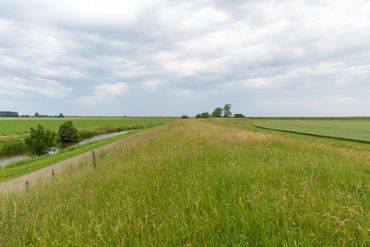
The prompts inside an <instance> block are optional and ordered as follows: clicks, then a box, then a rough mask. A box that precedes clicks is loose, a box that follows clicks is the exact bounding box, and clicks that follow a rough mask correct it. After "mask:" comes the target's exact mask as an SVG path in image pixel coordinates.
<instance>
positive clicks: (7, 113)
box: [0, 111, 64, 118]
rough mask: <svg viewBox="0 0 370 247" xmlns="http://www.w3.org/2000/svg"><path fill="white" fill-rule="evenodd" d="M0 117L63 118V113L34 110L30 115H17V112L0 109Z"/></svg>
mask: <svg viewBox="0 0 370 247" xmlns="http://www.w3.org/2000/svg"><path fill="white" fill-rule="evenodd" d="M0 117H36V118H64V115H63V113H59V115H54V116H52V115H41V114H39V113H38V112H36V113H35V114H34V115H33V116H30V115H28V114H27V115H19V113H18V112H12V111H0Z"/></svg>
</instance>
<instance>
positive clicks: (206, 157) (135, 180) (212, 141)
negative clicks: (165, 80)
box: [0, 120, 370, 246]
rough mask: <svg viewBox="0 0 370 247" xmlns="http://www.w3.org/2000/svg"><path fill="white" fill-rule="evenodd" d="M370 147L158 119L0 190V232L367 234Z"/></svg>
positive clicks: (183, 239)
mask: <svg viewBox="0 0 370 247" xmlns="http://www.w3.org/2000/svg"><path fill="white" fill-rule="evenodd" d="M369 158H370V155H369V153H368V151H361V150H354V149H352V148H342V147H341V148H339V147H336V146H334V145H331V144H328V143H321V142H315V141H314V140H312V141H311V140H308V139H302V140H301V139H299V138H290V137H284V136H282V135H273V134H261V133H257V132H253V131H246V130H241V129H237V128H229V127H226V126H222V125H220V124H217V122H212V121H195V120H183V121H177V122H174V123H171V124H169V125H166V126H162V127H158V128H155V129H152V130H150V131H148V132H146V133H145V134H144V135H141V136H138V137H136V138H135V139H131V140H130V141H128V142H125V143H122V144H120V145H119V146H117V147H116V148H115V149H114V150H112V152H110V153H106V154H101V155H100V159H99V160H98V164H99V167H98V172H97V173H95V172H94V171H93V169H92V168H91V166H90V165H86V166H83V164H82V165H81V167H80V168H79V169H76V170H73V171H68V172H67V173H66V174H65V175H64V176H60V177H56V178H55V181H53V182H52V183H45V184H44V185H40V186H38V187H35V188H32V187H31V189H30V190H29V191H28V192H27V193H26V194H19V195H13V196H10V197H9V198H4V199H1V201H0V215H1V218H0V243H3V244H4V245H5V246H19V245H25V244H28V245H32V244H33V245H42V246H55V245H58V244H61V245H72V244H73V245H76V246H81V245H95V246H117V245H130V246H147V245H152V246H181V245H183V246H185V245H189V246H190V244H191V245H193V246H199V245H208V246H216V245H217V246H220V245H221V246H222V245H229V246H248V245H249V246H256V245H262V246H284V245H285V246H297V245H299V246H322V245H333V246H356V245H357V246H361V245H362V246H366V245H367V244H369V239H368V234H369V233H368V229H369V227H370V225H369V221H368V217H369V215H368V212H369V210H370V197H369V187H368V186H369V181H370V166H369V163H368V161H369Z"/></svg>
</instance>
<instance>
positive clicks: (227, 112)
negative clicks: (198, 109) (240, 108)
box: [195, 104, 245, 118]
mask: <svg viewBox="0 0 370 247" xmlns="http://www.w3.org/2000/svg"><path fill="white" fill-rule="evenodd" d="M210 117H212V118H230V117H235V118H244V117H245V116H244V115H243V114H241V113H237V114H234V115H233V114H232V113H231V104H225V106H224V107H216V109H214V111H213V112H212V113H211V114H209V112H202V113H198V114H197V115H196V116H195V118H210Z"/></svg>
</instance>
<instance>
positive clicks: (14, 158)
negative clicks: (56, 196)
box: [0, 130, 133, 167]
mask: <svg viewBox="0 0 370 247" xmlns="http://www.w3.org/2000/svg"><path fill="white" fill-rule="evenodd" d="M130 131H133V130H125V131H119V132H113V133H106V134H101V135H97V136H93V137H90V138H86V139H83V140H82V141H80V142H78V143H69V144H66V143H65V144H64V146H63V148H68V147H71V146H74V145H86V144H88V143H91V142H95V141H99V140H103V139H106V138H110V137H113V136H118V135H123V134H127V133H129V132H130ZM63 148H62V149H63ZM51 154H53V153H51ZM29 158H31V157H30V156H28V155H26V154H10V155H6V156H0V167H5V166H8V165H11V164H12V163H14V162H18V161H22V160H26V159H29Z"/></svg>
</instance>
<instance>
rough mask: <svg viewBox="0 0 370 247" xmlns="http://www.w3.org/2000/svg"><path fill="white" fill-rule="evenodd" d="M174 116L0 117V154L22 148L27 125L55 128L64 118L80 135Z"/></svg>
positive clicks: (161, 121) (155, 122) (158, 122)
mask: <svg viewBox="0 0 370 247" xmlns="http://www.w3.org/2000/svg"><path fill="white" fill-rule="evenodd" d="M174 119H175V118H166V117H125V118H123V117H122V118H119V117H116V118H107V117H100V118H86V117H85V118H82V117H76V118H0V155H7V154H11V153H18V152H24V151H25V144H24V141H23V140H24V137H25V136H26V135H27V134H28V133H29V131H30V128H32V127H33V128H35V127H36V126H37V125H38V124H41V125H42V126H44V127H45V128H47V129H51V130H54V131H58V129H59V127H60V126H61V125H62V124H63V123H64V122H66V121H72V122H73V125H74V126H75V127H76V128H78V130H79V131H80V135H81V137H82V138H89V137H92V136H95V135H99V134H104V133H109V132H117V131H121V130H126V129H139V128H144V127H150V126H156V125H161V124H165V123H168V122H169V121H172V120H174Z"/></svg>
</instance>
